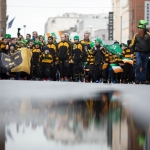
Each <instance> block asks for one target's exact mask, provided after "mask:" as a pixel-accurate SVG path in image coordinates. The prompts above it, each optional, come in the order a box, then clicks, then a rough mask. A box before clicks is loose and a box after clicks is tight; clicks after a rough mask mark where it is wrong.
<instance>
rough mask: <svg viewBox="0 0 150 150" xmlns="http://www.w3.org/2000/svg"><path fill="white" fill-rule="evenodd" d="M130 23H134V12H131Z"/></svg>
mask: <svg viewBox="0 0 150 150" xmlns="http://www.w3.org/2000/svg"><path fill="white" fill-rule="evenodd" d="M130 21H131V22H133V21H134V10H131V13H130Z"/></svg>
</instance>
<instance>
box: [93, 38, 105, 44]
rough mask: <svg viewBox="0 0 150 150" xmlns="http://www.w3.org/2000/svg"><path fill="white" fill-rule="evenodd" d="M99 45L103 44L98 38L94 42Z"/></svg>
mask: <svg viewBox="0 0 150 150" xmlns="http://www.w3.org/2000/svg"><path fill="white" fill-rule="evenodd" d="M95 41H97V42H98V43H99V44H100V45H101V44H102V43H103V42H102V40H101V39H100V38H96V40H95Z"/></svg>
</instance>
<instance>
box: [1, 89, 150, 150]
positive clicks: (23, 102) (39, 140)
mask: <svg viewBox="0 0 150 150" xmlns="http://www.w3.org/2000/svg"><path fill="white" fill-rule="evenodd" d="M120 99H121V94H120V93H119V92H116V91H110V92H101V93H98V94H96V95H95V96H93V97H90V96H89V95H88V94H86V95H84V94H83V97H81V98H80V99H68V100H66V101H61V100H60V99H56V98H55V99H50V100H49V101H48V100H44V99H41V100H34V99H30V98H29V97H22V98H19V97H16V98H9V97H8V99H5V100H1V104H0V116H1V121H0V122H1V124H0V149H5V150H20V149H21V150H33V149H36V150H41V149H44V150H48V149H52V150H61V149H65V150H70V149H71V150H85V149H86V150H91V149H94V150H144V149H145V150H146V149H147V147H148V136H147V135H148V132H147V130H145V129H144V128H142V127H139V126H138V125H137V124H136V123H135V122H134V119H133V118H132V112H131V111H130V110H129V109H128V106H127V105H126V107H123V106H122V104H121V102H120Z"/></svg>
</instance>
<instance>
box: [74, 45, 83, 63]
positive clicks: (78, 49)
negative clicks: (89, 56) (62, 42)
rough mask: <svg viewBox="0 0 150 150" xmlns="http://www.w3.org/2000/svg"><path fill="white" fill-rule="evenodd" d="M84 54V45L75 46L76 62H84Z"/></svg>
mask: <svg viewBox="0 0 150 150" xmlns="http://www.w3.org/2000/svg"><path fill="white" fill-rule="evenodd" d="M82 53H83V47H82V44H80V43H78V44H73V48H72V58H73V60H74V61H77V62H78V61H82Z"/></svg>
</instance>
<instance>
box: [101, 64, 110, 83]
mask: <svg viewBox="0 0 150 150" xmlns="http://www.w3.org/2000/svg"><path fill="white" fill-rule="evenodd" d="M102 76H103V81H107V79H108V76H109V71H108V67H107V68H105V69H103V70H102Z"/></svg>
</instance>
